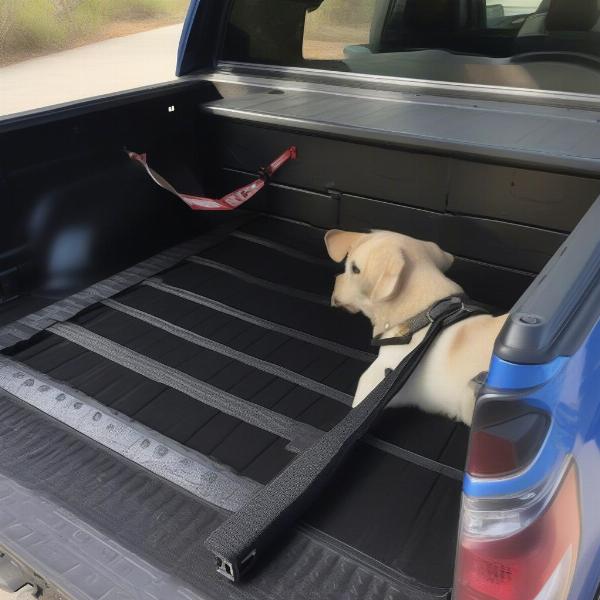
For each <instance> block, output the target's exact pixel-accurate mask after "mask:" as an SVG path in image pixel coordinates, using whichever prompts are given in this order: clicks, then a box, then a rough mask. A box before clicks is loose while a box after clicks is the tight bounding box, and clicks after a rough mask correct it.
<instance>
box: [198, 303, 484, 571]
mask: <svg viewBox="0 0 600 600" xmlns="http://www.w3.org/2000/svg"><path fill="white" fill-rule="evenodd" d="M477 312H484V311H483V310H482V309H479V308H478V307H473V306H465V305H464V303H463V301H462V298H460V297H453V298H449V299H445V300H442V301H441V302H439V303H437V304H436V305H434V306H433V307H432V308H431V309H430V314H431V317H432V322H431V327H430V328H429V330H428V331H427V333H426V334H425V337H424V338H423V340H422V341H421V343H420V344H419V345H418V346H417V347H416V348H415V349H414V350H413V351H412V352H411V353H410V354H408V355H407V356H406V357H405V358H404V360H402V361H401V362H400V364H399V365H398V366H397V367H396V368H395V369H394V371H393V372H392V373H391V374H390V375H389V376H388V377H386V378H385V379H384V380H383V381H382V382H381V383H380V384H379V385H378V386H377V387H376V388H375V389H374V390H373V391H372V392H371V393H370V394H369V395H368V396H367V397H366V398H365V399H364V400H363V401H362V402H361V403H360V404H359V405H358V406H357V407H356V408H353V409H352V410H351V411H350V412H349V413H348V414H347V415H346V416H345V417H344V418H343V419H342V420H341V421H340V422H339V423H338V424H337V425H336V426H335V427H334V428H333V429H331V430H330V431H329V432H328V433H326V434H324V435H323V436H322V437H321V438H320V439H319V440H317V441H316V442H315V443H314V444H313V445H312V446H311V447H310V448H308V449H307V450H305V451H304V452H302V453H301V454H300V455H299V456H298V457H297V458H296V459H295V460H294V461H293V462H292V463H290V464H289V465H288V467H287V468H286V469H285V470H284V471H282V472H281V473H280V474H279V475H278V476H277V477H275V479H273V480H272V481H271V482H270V483H269V484H268V485H266V486H265V487H264V488H262V489H261V490H260V491H259V492H257V493H256V495H254V496H253V497H252V498H251V500H250V501H249V502H248V504H246V505H245V506H244V507H243V508H242V509H240V510H239V511H238V512H237V513H235V514H234V515H232V516H231V517H230V518H229V519H228V520H227V521H225V522H224V523H223V524H222V525H221V526H220V527H219V528H218V529H216V530H215V531H214V532H213V533H212V534H211V535H210V536H209V537H208V538H207V539H206V541H205V546H206V548H207V549H208V550H209V551H211V552H212V553H213V554H214V555H215V557H216V560H217V571H218V572H219V573H221V574H222V575H224V576H225V577H227V578H228V579H230V580H232V581H239V580H240V578H241V577H242V576H243V574H244V573H246V572H247V571H248V569H249V568H250V566H251V565H252V564H254V563H255V562H256V561H257V560H258V559H259V558H260V557H261V555H262V554H263V552H264V551H265V550H266V549H267V547H268V546H269V544H270V543H271V542H272V541H273V540H274V539H275V538H277V537H278V536H279V535H281V534H283V533H285V532H286V531H288V530H289V527H290V526H291V525H292V524H293V523H294V522H295V521H296V520H297V519H298V518H299V517H300V516H302V514H303V513H304V512H305V510H306V509H307V508H308V507H309V506H310V505H311V503H312V502H313V501H314V500H315V499H316V498H317V497H318V496H319V494H320V493H321V491H322V490H323V488H324V487H325V486H326V484H327V483H328V481H329V479H330V478H331V476H332V475H333V474H334V472H335V471H336V469H337V468H338V467H339V466H340V464H341V463H342V461H343V459H344V458H345V456H346V455H347V454H348V452H349V451H350V450H351V449H352V447H353V446H354V445H355V444H356V443H357V442H358V441H359V440H360V438H361V437H362V436H363V435H364V434H365V433H366V432H367V431H368V430H369V428H370V427H371V425H372V424H373V422H374V421H375V420H376V419H377V417H378V416H379V415H380V414H381V412H382V411H383V410H384V408H385V407H386V405H387V404H388V402H389V401H390V400H391V399H392V398H393V397H394V395H395V394H396V393H397V392H398V391H399V390H400V389H401V388H402V386H403V385H404V384H405V383H406V381H407V380H408V378H409V377H410V375H411V374H412V373H413V371H414V370H415V368H416V367H417V365H418V364H419V362H420V361H421V359H422V358H423V356H424V354H425V352H427V350H428V349H429V347H430V346H431V344H432V343H433V341H434V340H435V338H436V337H437V335H438V334H439V333H440V331H442V329H444V328H445V327H448V326H450V325H453V324H454V323H458V322H459V321H461V320H463V319H465V318H467V317H469V316H471V315H473V314H475V313H477Z"/></svg>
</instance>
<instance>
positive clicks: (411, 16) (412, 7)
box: [403, 0, 457, 31]
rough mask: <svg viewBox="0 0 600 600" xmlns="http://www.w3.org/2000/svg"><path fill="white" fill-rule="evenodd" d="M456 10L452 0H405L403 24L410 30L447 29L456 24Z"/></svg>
mask: <svg viewBox="0 0 600 600" xmlns="http://www.w3.org/2000/svg"><path fill="white" fill-rule="evenodd" d="M456 12H457V11H456V2H453V1H452V0H406V5H405V7H404V23H403V25H404V27H405V28H406V29H409V30H412V31H414V30H417V31H448V30H452V29H454V28H455V26H456Z"/></svg>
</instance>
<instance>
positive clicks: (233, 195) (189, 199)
mask: <svg viewBox="0 0 600 600" xmlns="http://www.w3.org/2000/svg"><path fill="white" fill-rule="evenodd" d="M126 152H127V155H128V156H129V158H131V159H132V160H135V161H136V162H138V163H140V164H141V165H142V166H143V167H144V168H145V169H146V171H147V173H148V175H150V177H151V178H152V179H153V180H154V182H155V183H157V184H158V185H159V186H160V187H161V188H163V189H165V190H167V191H168V192H171V193H172V194H175V195H176V196H177V197H178V198H180V199H181V200H183V201H184V202H185V203H186V204H187V205H188V206H189V207H190V208H191V209H192V210H234V209H236V208H238V207H240V206H241V205H242V204H244V203H245V202H247V201H248V200H250V198H252V197H254V196H255V195H256V194H257V193H258V192H260V190H262V189H263V188H264V187H265V184H266V183H267V182H268V181H269V179H270V178H271V177H272V176H273V175H274V174H275V173H276V172H277V171H278V170H279V169H280V168H281V167H282V166H283V165H284V164H285V163H286V162H288V161H289V160H296V156H297V152H296V147H295V146H290V147H289V148H288V149H287V150H286V151H285V152H283V153H282V154H280V155H279V156H278V157H277V158H276V159H275V160H274V161H273V162H272V163H270V164H269V165H268V166H266V167H261V169H260V170H259V177H258V178H257V179H255V180H254V181H252V182H251V183H248V184H247V185H245V186H243V187H241V188H238V189H237V190H234V191H233V192H230V193H229V194H226V195H225V196H223V197H222V198H208V197H205V196H194V195H192V194H183V193H181V192H178V191H177V190H176V189H175V187H174V186H173V185H172V184H171V183H169V182H168V181H167V180H166V179H165V178H164V177H163V176H162V175H160V173H157V172H156V171H155V170H154V169H153V168H152V167H151V166H150V165H149V164H148V157H147V155H146V153H143V154H138V153H136V152H129V151H127V150H126Z"/></svg>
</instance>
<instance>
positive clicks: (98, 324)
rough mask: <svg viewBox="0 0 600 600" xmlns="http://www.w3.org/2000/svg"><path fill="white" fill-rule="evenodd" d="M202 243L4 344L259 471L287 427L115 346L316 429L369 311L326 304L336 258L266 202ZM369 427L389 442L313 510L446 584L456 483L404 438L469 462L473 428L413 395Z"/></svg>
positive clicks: (363, 350)
mask: <svg viewBox="0 0 600 600" xmlns="http://www.w3.org/2000/svg"><path fill="white" fill-rule="evenodd" d="M197 257H198V261H200V262H201V263H202V264H200V262H194V261H193V260H184V261H182V262H181V263H179V264H178V265H176V266H175V267H173V268H170V269H169V270H166V271H163V272H162V273H159V274H157V275H156V277H154V278H152V279H151V280H149V281H146V282H143V283H141V284H139V285H136V286H134V287H131V288H129V289H127V290H125V291H123V292H121V293H120V294H118V295H114V296H113V297H112V299H111V300H107V301H105V303H104V304H96V305H94V306H92V307H90V308H88V309H86V310H84V311H82V312H80V313H79V314H78V315H77V316H75V317H73V318H72V319H71V320H70V321H69V324H68V325H69V326H70V327H71V328H75V330H76V331H77V332H79V334H80V335H82V336H84V337H86V340H87V341H86V343H82V342H80V341H77V339H74V338H73V339H71V338H67V339H65V337H64V336H65V334H64V332H63V330H62V329H60V328H59V329H58V330H56V329H54V330H52V331H54V333H43V334H40V335H38V336H36V337H34V338H33V339H32V340H30V341H29V342H28V343H22V344H19V345H18V346H15V347H13V348H12V349H10V351H9V352H8V354H10V355H11V356H12V358H13V359H14V360H16V361H18V362H21V363H23V364H25V365H27V366H28V367H30V368H32V369H35V370H36V371H38V372H40V373H43V374H46V375H48V376H50V377H52V378H53V379H54V380H57V381H59V382H64V383H65V384H68V385H69V386H70V387H71V388H75V389H76V390H80V391H81V392H83V393H85V394H87V396H89V397H91V398H93V399H94V400H95V401H97V402H99V403H101V404H103V405H105V406H108V407H111V408H113V409H115V410H118V411H119V412H120V413H123V414H124V415H127V416H128V417H131V418H132V419H134V420H135V421H137V422H140V423H142V424H143V425H146V426H147V427H149V428H151V429H153V430H155V431H157V432H158V433H160V434H163V435H165V436H167V437H169V438H171V439H172V440H175V441H176V442H179V443H181V444H183V445H184V446H186V447H187V448H191V449H193V450H195V451H197V452H200V453H202V454H203V455H206V456H208V457H210V458H211V459H213V460H214V461H216V462H218V463H220V464H223V465H226V466H227V467H228V468H230V469H231V470H232V471H234V472H235V473H236V474H240V475H242V476H244V477H248V478H250V479H252V480H254V481H256V482H259V483H261V484H264V483H267V482H268V481H270V480H271V479H272V478H273V477H274V476H276V475H277V474H278V473H279V472H280V471H281V470H282V469H283V468H284V467H285V466H286V465H287V464H288V463H289V462H290V461H291V460H293V459H294V456H295V452H296V451H298V449H297V448H294V447H293V444H292V443H291V442H290V439H291V438H290V437H287V438H286V437H285V436H284V435H283V434H275V433H273V430H272V429H271V430H269V428H268V427H261V426H260V423H258V424H252V422H247V420H246V417H245V416H244V415H243V414H239V413H238V414H237V416H234V415H233V414H232V413H231V411H228V407H227V405H223V404H221V405H220V408H219V407H217V405H215V404H212V405H211V404H210V403H205V402H203V401H201V398H200V400H199V398H198V397H191V396H190V395H189V393H187V394H186V393H184V391H182V388H180V387H178V386H175V387H173V384H168V382H167V383H165V381H166V380H163V379H161V375H160V373H157V374H154V373H151V372H147V371H146V372H142V371H140V370H135V369H134V368H132V367H131V365H130V364H129V363H127V362H124V359H123V358H122V356H124V355H127V356H130V355H133V356H135V357H142V359H144V360H145V361H146V362H147V363H148V364H150V365H157V368H158V366H159V367H160V369H158V370H159V371H161V372H162V370H169V369H170V371H169V373H176V374H179V375H180V377H181V378H187V379H188V380H189V381H191V383H192V384H194V382H196V385H197V387H202V386H210V389H214V390H216V391H217V392H218V393H222V394H223V395H224V396H223V397H224V398H227V397H229V398H233V399H235V400H236V401H237V402H240V401H241V402H242V403H244V407H248V410H249V409H250V407H254V408H256V409H257V410H258V414H259V415H260V414H261V413H260V411H266V413H265V414H268V415H276V416H280V417H281V418H282V419H287V421H284V423H297V424H298V425H302V426H303V427H306V428H309V429H308V431H315V432H321V431H327V430H329V429H330V428H331V427H333V426H334V425H335V424H336V423H337V422H339V420H340V419H341V418H342V417H343V416H344V415H345V414H346V413H347V411H348V410H349V404H350V403H351V399H352V395H353V393H354V390H355V387H356V383H357V381H358V378H359V377H360V375H361V374H362V372H363V371H364V370H365V369H366V367H367V366H368V364H369V361H370V360H372V359H374V358H375V353H374V351H373V348H372V347H371V346H370V336H371V332H370V325H369V322H368V320H367V319H365V318H364V317H362V316H360V315H350V314H348V313H345V312H343V311H340V310H338V309H333V308H331V307H330V306H328V301H329V300H328V299H329V296H330V293H331V289H332V286H333V278H334V276H335V273H336V272H337V271H338V270H339V266H338V265H335V264H334V263H332V262H331V261H329V259H328V258H327V255H326V252H325V251H324V245H323V231H321V230H319V229H316V228H313V227H308V226H304V225H300V224H297V223H292V222H289V221H283V220H279V219H272V218H267V217H259V218H257V219H255V220H253V221H251V222H249V223H246V224H245V225H244V226H243V227H241V228H240V229H239V231H236V232H234V233H232V234H231V235H230V236H229V237H228V238H227V239H226V240H224V241H219V242H217V243H215V244H214V245H212V246H210V247H208V248H205V249H204V250H202V251H201V252H199V253H198V254H197ZM88 338H89V339H88ZM97 340H102V341H103V348H104V350H100V349H99V348H98V347H97V346H95V344H96V343H97ZM106 348H109V350H106ZM111 348H114V349H116V350H115V352H114V354H113V353H111V351H110V349H111ZM175 388H176V389H175ZM227 395H228V396H227ZM373 435H374V436H376V437H377V438H378V439H379V440H380V441H381V442H382V443H383V445H384V446H385V444H388V445H389V446H390V447H391V448H392V451H391V452H388V451H384V450H385V447H384V450H382V447H381V444H380V445H379V446H376V447H373V445H369V443H368V442H366V443H363V444H361V445H360V446H359V447H358V448H356V449H355V450H354V452H353V454H352V456H351V457H350V459H349V460H348V461H347V462H346V464H345V466H344V468H343V469H342V470H341V471H340V472H339V473H338V474H337V475H336V476H335V478H334V480H333V481H332V482H331V484H330V486H329V488H328V491H327V493H326V494H325V495H324V497H323V498H322V500H321V501H320V502H319V503H318V505H317V506H316V507H314V509H313V510H312V511H311V513H310V514H309V515H307V518H306V526H307V527H309V528H314V529H315V531H317V530H318V532H319V535H320V536H323V539H324V540H327V541H326V542H324V543H325V545H326V546H327V547H328V548H332V547H337V548H338V549H342V548H348V549H352V552H355V553H358V554H357V555H359V556H362V557H364V560H367V561H370V564H374V565H377V568H378V569H383V570H384V571H385V570H390V572H391V573H396V574H398V576H399V577H400V579H402V577H408V578H411V579H414V580H415V581H419V582H422V583H423V584H425V585H427V586H434V587H440V588H448V587H450V585H451V583H452V569H453V556H454V545H455V541H456V539H455V536H456V530H457V521H458V509H459V503H460V492H461V483H460V481H457V480H456V479H453V478H451V477H448V476H446V475H441V474H440V472H438V471H436V470H435V469H433V470H432V469H431V468H428V466H427V464H426V463H421V464H419V463H418V461H415V460H412V462H411V459H410V457H408V458H406V456H404V457H403V455H402V451H408V453H409V454H410V453H414V454H415V455H418V456H420V457H425V459H429V460H430V461H438V462H439V463H441V464H442V466H443V465H448V466H450V467H453V468H454V470H456V469H462V468H463V465H464V459H465V454H466V444H467V440H468V430H467V429H466V428H465V427H464V426H462V425H457V424H456V423H453V422H451V421H449V420H447V419H444V418H442V417H437V416H432V415H427V414H425V413H423V412H421V411H418V410H416V409H389V410H388V411H386V414H385V416H384V418H383V419H382V420H381V422H380V423H378V424H377V426H376V427H375V429H374V431H373ZM394 449H396V450H397V452H395V451H394ZM456 472H458V471H456ZM336 545H337V546H336ZM340 551H341V550H340ZM399 574H402V575H401V576H400V575H399ZM442 595H443V594H442ZM434 596H435V594H434ZM382 597H383V596H382ZM407 597H412V596H407Z"/></svg>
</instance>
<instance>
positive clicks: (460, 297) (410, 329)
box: [371, 294, 487, 346]
mask: <svg viewBox="0 0 600 600" xmlns="http://www.w3.org/2000/svg"><path fill="white" fill-rule="evenodd" d="M447 302H452V303H456V304H462V305H463V307H464V308H466V309H467V310H469V311H470V312H473V313H474V314H475V313H484V312H487V310H485V309H484V308H483V307H482V306H481V305H479V304H476V303H474V302H473V301H472V300H470V299H469V297H468V296H467V295H466V294H455V295H452V296H448V297H447V298H442V299H441V300H437V301H436V302H434V303H433V304H432V305H431V306H428V307H427V308H426V309H425V310H422V311H421V312H420V313H417V314H416V315H413V316H412V317H410V318H409V319H406V321H402V323H398V324H397V325H394V327H390V328H389V329H388V330H386V331H383V332H381V333H379V334H377V335H376V336H375V337H374V338H373V339H372V340H371V346H403V345H406V344H410V342H411V340H412V337H413V335H414V334H415V333H417V332H418V331H421V329H425V327H428V326H429V325H431V323H433V320H434V319H435V316H436V308H437V307H438V306H440V304H444V305H445V304H446V303H447ZM396 327H399V328H401V329H402V331H406V333H404V334H403V335H399V336H396V337H391V338H383V336H384V335H385V334H386V333H387V331H390V330H391V329H394V328H396Z"/></svg>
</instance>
